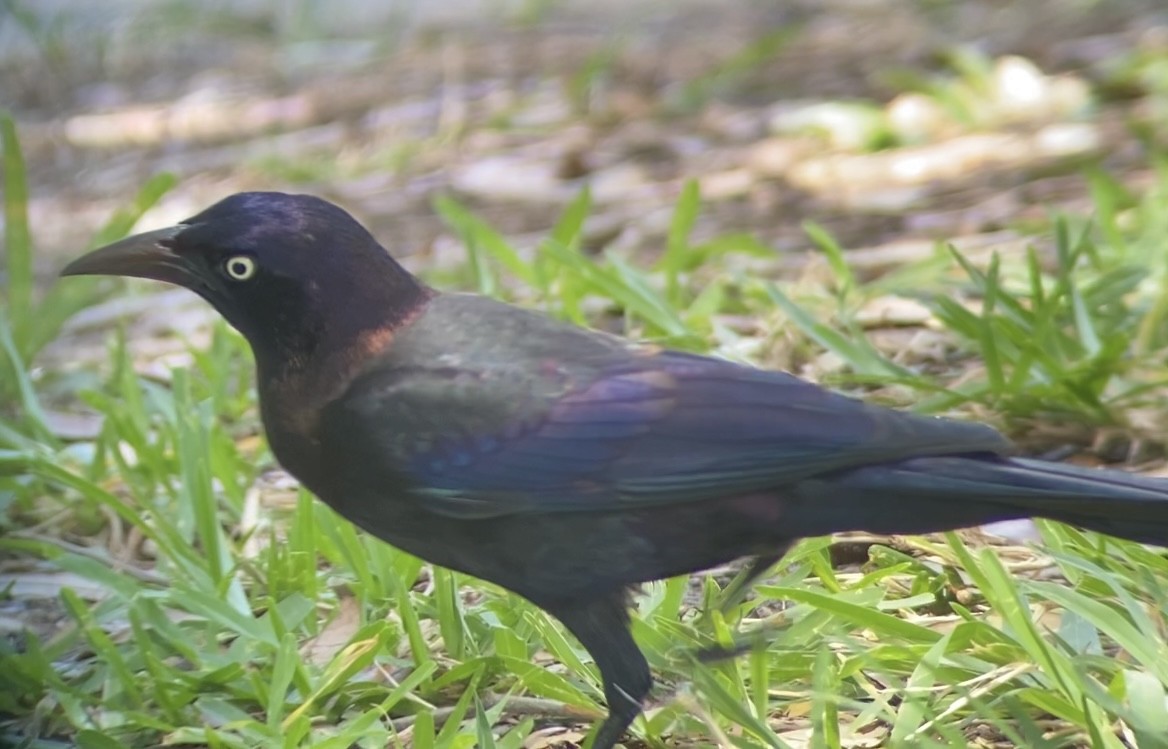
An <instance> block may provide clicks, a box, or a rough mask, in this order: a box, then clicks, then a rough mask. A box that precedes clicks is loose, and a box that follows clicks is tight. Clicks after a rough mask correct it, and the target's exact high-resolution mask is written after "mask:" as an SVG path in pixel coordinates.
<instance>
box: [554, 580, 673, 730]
mask: <svg viewBox="0 0 1168 749" xmlns="http://www.w3.org/2000/svg"><path fill="white" fill-rule="evenodd" d="M544 608H546V609H547V610H548V611H550V612H551V613H552V614H553V615H554V616H555V617H556V618H557V619H559V620H560V621H561V622H563V623H564V626H565V627H567V628H568V630H569V631H570V632H571V633H572V634H573V635H575V636H576V639H577V640H579V641H580V644H581V645H583V646H584V649H585V650H587V651H588V652H589V653H590V654H591V655H592V658H593V660H595V661H596V667H597V668H598V669H600V679H601V682H602V683H603V684H604V698H605V699H606V700H607V701H608V717H607V718H605V720H604V722H603V723H601V724H600V728H599V729H598V730H597V732H596V737H595V739H594V740H593V742H592V749H612V747H614V746H615V745H616V742H617V741H618V740H619V739H620V738H621V736H623V735H624V732H625V730H626V729H628V727H629V725H630V724H632V722H633V720H634V719H636V717H637V715H638V714H639V713H640V712H641V702H642V701H643V700H644V699H645V696H646V695H647V694H648V693H649V689H650V687H652V685H653V677H652V676H651V675H650V674H649V664H648V662H646V661H645V656H644V655H643V654H642V653H641V650H640V649H639V648H638V647H637V643H636V642H634V640H633V636H632V634H631V633H630V632H629V614H628V608H627V603H626V601H625V596H624V594H623V593H621V594H616V595H611V596H608V597H605V598H600V599H591V600H588V601H582V602H577V603H571V604H566V605H565V604H561V605H554V606H545V607H544Z"/></svg>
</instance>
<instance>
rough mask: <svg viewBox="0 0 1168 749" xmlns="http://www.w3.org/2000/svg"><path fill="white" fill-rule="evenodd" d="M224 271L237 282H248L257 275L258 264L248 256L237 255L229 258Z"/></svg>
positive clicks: (224, 265)
mask: <svg viewBox="0 0 1168 749" xmlns="http://www.w3.org/2000/svg"><path fill="white" fill-rule="evenodd" d="M223 270H225V271H226V272H227V275H229V276H231V277H232V278H233V279H235V280H236V281H246V280H248V279H249V278H251V277H252V276H254V275H255V272H256V262H255V260H252V259H251V258H250V257H248V256H247V255H236V256H235V257H229V258H227V262H225V263H224V264H223Z"/></svg>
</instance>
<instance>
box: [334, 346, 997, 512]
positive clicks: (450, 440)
mask: <svg viewBox="0 0 1168 749" xmlns="http://www.w3.org/2000/svg"><path fill="white" fill-rule="evenodd" d="M546 369H547V372H546V373H544V374H541V373H539V372H533V371H532V370H531V368H530V367H521V366H519V364H518V363H516V364H515V365H514V366H513V367H511V368H508V367H507V366H506V365H500V366H499V367H497V368H493V369H492V371H491V372H475V373H468V372H466V371H465V370H442V369H437V368H427V369H418V370H410V369H397V370H394V371H392V372H389V373H383V374H380V375H377V376H373V377H366V378H364V379H363V380H362V381H358V382H357V383H355V384H354V386H353V388H351V390H350V392H349V393H347V394H346V396H345V397H344V398H342V399H340V400H339V401H337V402H335V403H334V404H333V405H332V406H330V407H329V409H326V414H325V421H326V425H327V428H328V429H329V430H330V431H331V432H332V433H334V434H336V435H338V436H339V435H344V437H345V439H344V444H346V445H353V446H359V447H353V448H351V449H352V450H355V451H359V452H358V454H359V455H360V456H361V457H360V458H358V459H360V460H362V461H363V463H364V465H365V467H366V468H369V467H370V466H369V464H370V463H375V464H379V465H380V466H382V467H388V468H389V470H390V471H391V472H392V474H393V476H394V482H393V483H394V484H395V485H398V486H401V485H403V484H404V485H409V486H411V487H412V492H413V494H415V495H416V496H421V497H423V498H424V500H425V506H426V507H427V508H429V509H431V510H432V511H434V512H438V513H442V514H447V515H457V516H461V517H491V516H496V515H506V514H516V513H524V512H532V511H539V512H548V511H565V512H569V511H589V510H597V511H611V510H614V509H619V508H630V509H631V508H634V507H638V506H652V505H659V504H668V503H677V502H687V501H697V500H701V499H707V498H712V497H717V496H724V495H731V494H735V493H742V492H749V491H753V490H759V489H764V488H771V487H778V486H783V485H789V484H793V483H796V482H798V481H800V480H803V479H806V478H808V477H810V476H814V475H820V474H825V473H830V472H832V471H839V470H845V469H848V468H854V467H857V466H862V465H869V464H872V463H876V462H883V461H893V460H898V459H902V458H906V457H913V456H920V455H944V454H959V453H975V452H1003V451H1005V450H1008V449H1009V445H1008V443H1007V442H1006V441H1005V439H1004V438H1003V437H1002V436H1001V435H999V434H998V433H997V432H995V431H994V430H993V429H991V428H989V427H986V426H984V425H980V424H973V423H965V422H956V421H948V420H943V419H936V418H930V417H924V416H917V415H912V414H908V413H904V412H899V411H893V410H890V409H884V408H880V407H876V406H870V405H867V404H865V403H863V402H861V401H858V400H854V399H851V398H847V397H844V396H842V395H839V394H836V393H832V392H830V391H827V390H824V389H822V388H819V387H817V386H815V385H812V384H810V383H807V382H804V381H802V380H799V379H798V378H796V377H793V376H791V375H788V374H785V373H782V372H773V371H765V370H758V369H753V368H749V367H744V366H739V365H735V364H733V363H730V362H725V361H720V360H716V359H710V358H705V357H699V356H693V355H688V354H681V353H675V352H664V353H659V354H656V355H652V356H636V357H627V356H625V357H619V360H617V361H611V362H608V363H606V364H605V365H604V366H601V367H598V368H597V369H596V371H595V374H594V376H591V377H589V378H588V379H587V381H585V382H582V383H581V382H578V381H571V380H570V379H568V380H565V379H564V378H563V377H562V376H556V375H555V374H554V371H555V370H554V367H549V368H546ZM346 449H350V448H346ZM350 457H353V456H350Z"/></svg>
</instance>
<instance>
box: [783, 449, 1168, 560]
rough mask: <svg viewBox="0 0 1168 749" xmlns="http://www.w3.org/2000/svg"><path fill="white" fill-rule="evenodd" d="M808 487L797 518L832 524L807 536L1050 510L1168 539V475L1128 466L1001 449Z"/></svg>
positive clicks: (1156, 540)
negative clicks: (1010, 454) (1000, 453)
mask: <svg viewBox="0 0 1168 749" xmlns="http://www.w3.org/2000/svg"><path fill="white" fill-rule="evenodd" d="M799 489H800V496H801V498H802V500H803V501H802V502H800V503H799V506H798V507H796V508H793V512H792V515H789V516H788V518H787V520H788V521H791V522H794V523H796V524H797V525H799V524H800V522H801V521H804V520H805V521H807V522H808V523H809V524H810V525H819V526H825V527H815V528H809V529H808V530H809V531H811V532H809V533H806V535H812V534H813V533H816V534H818V533H826V532H835V531H842V530H867V531H871V532H875V533H926V532H932V531H939V530H945V529H950V528H959V527H967V526H972V525H980V524H983V523H989V522H994V521H998V520H1010V519H1014V518H1022V517H1044V518H1049V519H1052V520H1059V521H1062V522H1066V523H1071V524H1074V525H1078V526H1081V527H1084V528H1088V529H1090V530H1095V531H1099V532H1101V533H1107V534H1110V535H1114V536H1119V537H1122V538H1127V539H1130V540H1133V541H1139V542H1142V543H1150V544H1157V545H1162V546H1168V480H1166V479H1158V478H1150V477H1146V476H1137V475H1134V474H1130V473H1125V472H1123V471H1112V470H1102V469H1091V468H1082V467H1079V466H1073V465H1067V464H1062V463H1050V462H1046V461H1040V460H1029V459H1022V458H1000V457H995V456H968V457H936V458H915V459H912V460H906V461H901V462H898V463H890V464H883V465H876V466H868V467H865V468H860V469H855V470H852V471H846V472H841V473H839V474H836V475H834V476H831V477H824V478H822V479H819V480H816V481H807V482H804V483H803V484H801V485H800V486H799ZM828 507H830V508H831V510H830V511H829V512H825V510H826V509H827V508H828ZM801 510H806V512H802V511H801ZM826 526H831V527H826ZM802 530H803V529H802V526H801V525H800V532H802Z"/></svg>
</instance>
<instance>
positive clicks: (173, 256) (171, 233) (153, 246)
mask: <svg viewBox="0 0 1168 749" xmlns="http://www.w3.org/2000/svg"><path fill="white" fill-rule="evenodd" d="M187 228H189V227H187V226H186V225H184V224H178V225H175V226H168V227H166V228H165V229H156V230H155V231H148V232H144V233H142V234H135V235H134V236H132V237H126V238H125V239H122V240H119V241H117V242H114V243H113V244H110V245H106V246H105V247H102V248H100V249H97V250H94V251H93V252H90V253H89V254H87V255H82V256H81V257H79V258H77V259H76V260H74V261H73V262H71V263H69V264H68V265H66V266H65V269H64V270H62V271H61V275H62V276H133V277H134V278H149V279H151V280H154V281H165V282H167V283H173V284H178V285H180V286H188V287H189V286H191V282H192V281H193V280H194V273H193V271H192V268H191V267H190V265H189V264H188V263H187V261H185V260H184V259H183V258H182V257H181V256H180V255H178V254H177V253H175V252H174V250H173V240H174V238H175V237H177V236H178V235H179V234H180V233H181V232H182V231H183V230H185V229H187Z"/></svg>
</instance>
